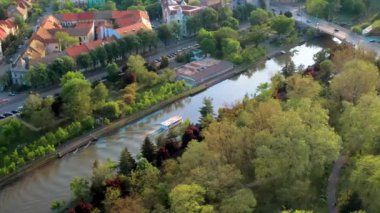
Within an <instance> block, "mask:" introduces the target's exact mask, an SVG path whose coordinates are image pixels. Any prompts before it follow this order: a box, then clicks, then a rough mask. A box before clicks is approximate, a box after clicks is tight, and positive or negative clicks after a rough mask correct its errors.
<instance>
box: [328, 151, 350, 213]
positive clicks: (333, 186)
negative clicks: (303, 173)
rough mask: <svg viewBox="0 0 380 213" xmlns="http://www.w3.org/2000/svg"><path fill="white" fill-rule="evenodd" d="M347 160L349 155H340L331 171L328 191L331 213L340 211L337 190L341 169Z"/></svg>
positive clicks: (329, 210)
mask: <svg viewBox="0 0 380 213" xmlns="http://www.w3.org/2000/svg"><path fill="white" fill-rule="evenodd" d="M346 162H347V157H346V156H344V155H340V156H339V157H338V159H337V160H336V161H335V162H334V167H333V169H332V171H331V173H330V176H329V180H328V185H327V191H326V196H327V208H328V212H329V213H338V209H337V207H336V206H337V205H336V203H337V200H336V191H337V186H338V182H339V176H340V171H341V169H342V167H343V166H344V164H346Z"/></svg>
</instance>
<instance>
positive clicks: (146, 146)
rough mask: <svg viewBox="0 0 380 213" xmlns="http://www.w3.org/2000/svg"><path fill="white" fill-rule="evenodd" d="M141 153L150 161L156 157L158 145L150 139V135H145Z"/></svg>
mask: <svg viewBox="0 0 380 213" xmlns="http://www.w3.org/2000/svg"><path fill="white" fill-rule="evenodd" d="M141 154H142V156H143V157H144V158H145V159H147V160H148V162H150V163H151V162H153V161H154V160H155V159H156V147H155V146H154V145H153V143H152V142H151V141H150V139H149V137H145V139H144V143H143V145H142V146H141Z"/></svg>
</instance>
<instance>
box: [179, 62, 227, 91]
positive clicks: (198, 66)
mask: <svg viewBox="0 0 380 213" xmlns="http://www.w3.org/2000/svg"><path fill="white" fill-rule="evenodd" d="M233 67H234V66H233V64H232V63H230V62H228V61H221V60H217V59H213V58H206V59H203V60H200V61H193V62H190V63H188V64H185V65H183V66H180V67H178V68H177V69H176V74H177V79H178V80H185V81H186V82H187V83H188V84H190V85H192V86H196V85H199V84H202V83H204V82H206V81H208V80H210V79H213V78H215V77H218V76H221V75H223V74H225V73H227V72H229V71H231V70H232V69H233Z"/></svg>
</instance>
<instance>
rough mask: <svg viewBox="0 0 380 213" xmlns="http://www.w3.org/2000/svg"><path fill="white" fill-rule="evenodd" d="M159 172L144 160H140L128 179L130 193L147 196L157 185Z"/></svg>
mask: <svg viewBox="0 0 380 213" xmlns="http://www.w3.org/2000/svg"><path fill="white" fill-rule="evenodd" d="M159 177H160V171H159V170H158V169H157V168H156V167H154V166H153V165H152V164H150V163H149V162H148V161H147V160H146V159H145V158H140V159H139V160H138V162H137V167H136V169H135V170H134V171H133V172H132V174H131V176H130V177H129V179H128V182H129V183H130V186H131V191H132V193H135V194H142V193H144V192H145V193H146V194H148V193H149V192H151V190H153V189H155V188H156V187H157V185H158V184H159Z"/></svg>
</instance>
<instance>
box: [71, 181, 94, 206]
mask: <svg viewBox="0 0 380 213" xmlns="http://www.w3.org/2000/svg"><path fill="white" fill-rule="evenodd" d="M70 189H71V192H72V193H73V196H74V198H75V199H78V200H84V201H90V199H91V190H90V182H89V181H88V180H87V179H85V178H79V177H74V178H73V179H72V180H71V183H70Z"/></svg>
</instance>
